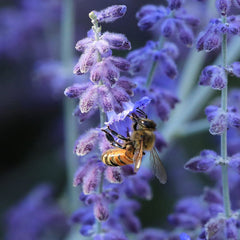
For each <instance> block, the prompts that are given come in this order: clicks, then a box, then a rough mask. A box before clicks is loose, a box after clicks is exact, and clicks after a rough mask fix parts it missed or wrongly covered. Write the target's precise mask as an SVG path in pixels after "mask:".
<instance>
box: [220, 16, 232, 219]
mask: <svg viewBox="0 0 240 240" xmlns="http://www.w3.org/2000/svg"><path fill="white" fill-rule="evenodd" d="M222 20H223V23H226V17H222ZM222 67H223V68H226V67H227V35H226V34H223V37H222ZM225 74H226V78H227V73H226V72H225ZM227 98H228V87H227V84H226V87H225V88H224V89H223V90H222V93H221V107H222V109H223V111H225V112H227V104H228V103H227ZM221 157H222V159H223V161H227V130H226V131H225V132H224V133H223V134H222V135H221ZM222 188H223V190H222V191H223V203H224V209H225V215H226V217H230V214H231V207H230V197H229V185H228V165H227V164H223V165H222Z"/></svg>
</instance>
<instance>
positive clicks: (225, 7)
mask: <svg viewBox="0 0 240 240" xmlns="http://www.w3.org/2000/svg"><path fill="white" fill-rule="evenodd" d="M216 7H217V10H218V12H219V13H220V14H221V15H223V16H225V15H227V13H228V12H229V9H230V7H231V3H230V0H216Z"/></svg>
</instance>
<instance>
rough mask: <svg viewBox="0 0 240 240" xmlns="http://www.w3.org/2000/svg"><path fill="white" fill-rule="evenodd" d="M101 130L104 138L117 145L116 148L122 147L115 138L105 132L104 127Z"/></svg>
mask: <svg viewBox="0 0 240 240" xmlns="http://www.w3.org/2000/svg"><path fill="white" fill-rule="evenodd" d="M102 131H103V132H105V134H106V138H107V140H108V141H109V142H110V143H111V145H112V146H114V147H118V148H124V147H123V146H122V145H121V144H120V143H118V142H116V141H115V139H114V138H113V136H112V135H111V134H110V133H109V132H107V131H106V130H105V129H102Z"/></svg>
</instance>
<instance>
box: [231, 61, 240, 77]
mask: <svg viewBox="0 0 240 240" xmlns="http://www.w3.org/2000/svg"><path fill="white" fill-rule="evenodd" d="M231 68H232V73H233V74H234V75H235V76H236V77H238V78H240V62H234V63H232V64H231Z"/></svg>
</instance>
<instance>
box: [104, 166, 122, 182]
mask: <svg viewBox="0 0 240 240" xmlns="http://www.w3.org/2000/svg"><path fill="white" fill-rule="evenodd" d="M105 177H106V179H107V180H108V181H109V182H110V183H121V182H122V181H123V179H122V171H121V168H119V167H107V168H106V170H105Z"/></svg>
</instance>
